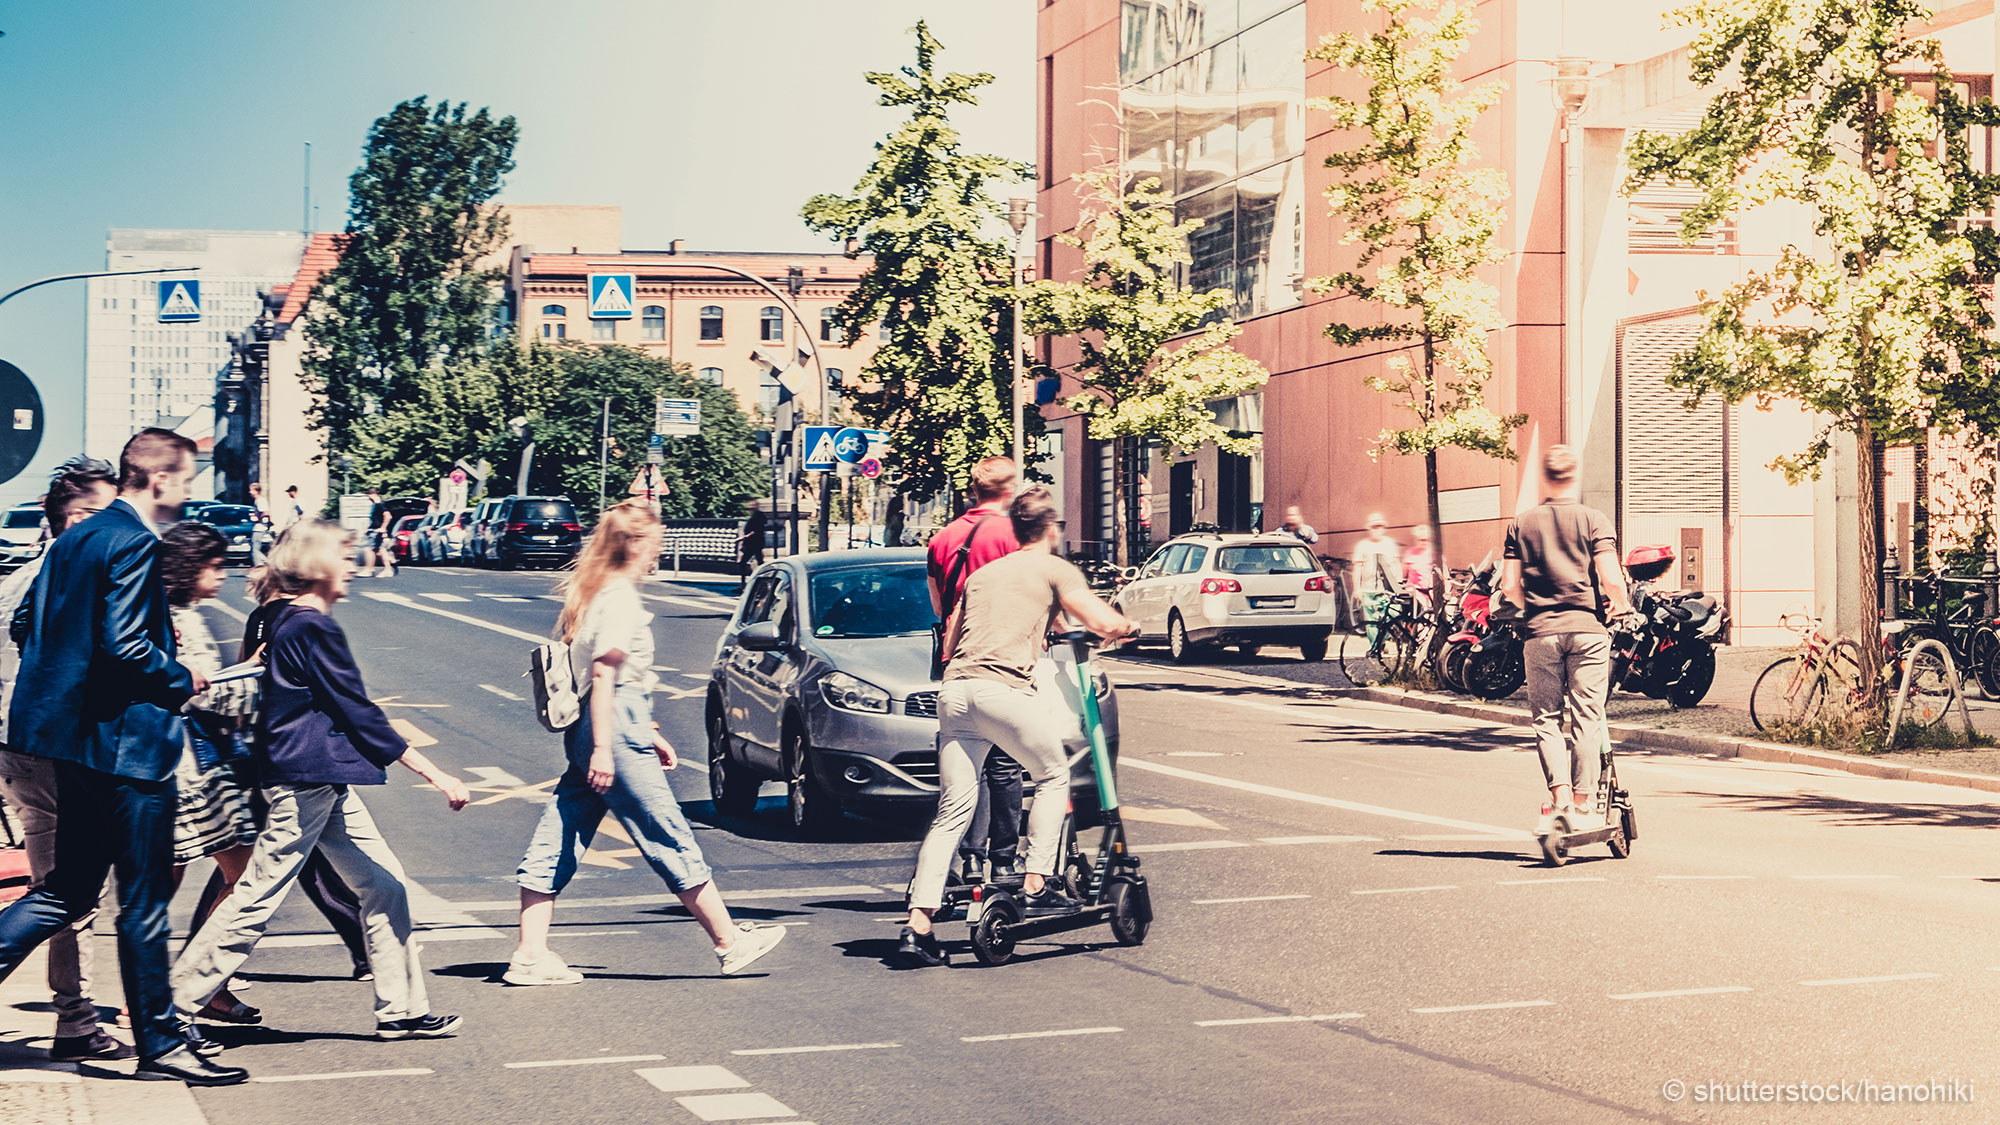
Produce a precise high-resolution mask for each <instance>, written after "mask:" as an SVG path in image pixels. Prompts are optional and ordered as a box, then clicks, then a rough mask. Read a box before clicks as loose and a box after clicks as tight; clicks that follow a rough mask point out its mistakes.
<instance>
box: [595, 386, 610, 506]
mask: <svg viewBox="0 0 2000 1125" xmlns="http://www.w3.org/2000/svg"><path fill="white" fill-rule="evenodd" d="M610 470H611V396H609V395H606V396H605V398H604V429H603V432H602V433H601V434H599V435H598V439H597V510H598V511H600V512H602V511H603V510H604V474H605V473H607V472H609V471H610Z"/></svg>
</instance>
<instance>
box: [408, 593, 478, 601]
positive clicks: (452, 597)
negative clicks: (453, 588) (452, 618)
mask: <svg viewBox="0 0 2000 1125" xmlns="http://www.w3.org/2000/svg"><path fill="white" fill-rule="evenodd" d="M417 596H418V597H423V598H429V599H430V600H432V601H434V602H469V601H471V600H472V599H471V598H461V597H459V596H458V595H457V594H419V595H417Z"/></svg>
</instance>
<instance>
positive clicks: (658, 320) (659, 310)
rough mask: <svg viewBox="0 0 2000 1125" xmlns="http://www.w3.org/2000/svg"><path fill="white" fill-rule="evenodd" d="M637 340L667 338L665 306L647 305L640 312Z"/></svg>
mask: <svg viewBox="0 0 2000 1125" xmlns="http://www.w3.org/2000/svg"><path fill="white" fill-rule="evenodd" d="M639 338H640V339H642V340H664V339H666V338H667V306H665V305H647V306H646V307H645V308H644V309H641V310H640V321H639Z"/></svg>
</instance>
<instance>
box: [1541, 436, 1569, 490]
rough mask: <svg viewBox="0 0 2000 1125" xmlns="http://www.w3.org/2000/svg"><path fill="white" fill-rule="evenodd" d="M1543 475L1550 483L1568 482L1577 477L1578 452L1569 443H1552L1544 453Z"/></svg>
mask: <svg viewBox="0 0 2000 1125" xmlns="http://www.w3.org/2000/svg"><path fill="white" fill-rule="evenodd" d="M1542 477H1543V479H1545V480H1547V481H1548V482H1549V483H1550V484H1568V483H1569V482H1571V481H1573V480H1575V479H1576V454H1575V453H1572V452H1571V451H1570V448H1569V446H1567V445H1551V446H1549V451H1548V452H1547V453H1544V454H1542Z"/></svg>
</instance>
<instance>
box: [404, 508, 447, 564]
mask: <svg viewBox="0 0 2000 1125" xmlns="http://www.w3.org/2000/svg"><path fill="white" fill-rule="evenodd" d="M450 515H451V513H449V512H432V513H431V514H429V515H427V516H425V517H424V518H422V519H420V520H418V521H417V526H416V527H415V528H412V529H411V531H410V563H411V564H412V565H415V566H423V565H426V564H428V563H430V562H431V561H432V560H431V538H432V537H433V536H434V535H435V534H436V533H437V526H438V522H439V521H440V520H444V519H448V518H449V517H450Z"/></svg>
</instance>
